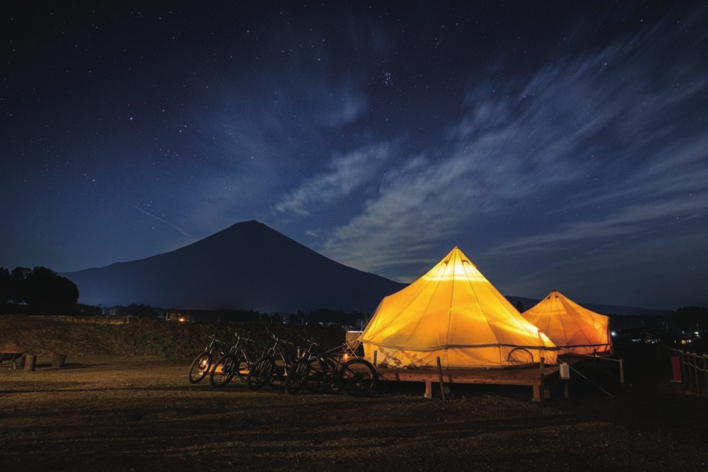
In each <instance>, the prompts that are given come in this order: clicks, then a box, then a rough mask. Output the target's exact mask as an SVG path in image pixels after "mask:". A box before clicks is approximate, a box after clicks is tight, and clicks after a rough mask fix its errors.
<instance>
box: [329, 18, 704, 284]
mask: <svg viewBox="0 0 708 472" xmlns="http://www.w3.org/2000/svg"><path fill="white" fill-rule="evenodd" d="M663 26H664V27H663V28H657V29H655V30H652V31H650V32H647V33H642V34H640V35H638V36H636V37H633V38H626V39H625V40H619V41H618V42H617V43H615V44H613V45H610V46H609V47H607V48H605V49H603V50H599V51H596V52H594V53H592V54H589V55H586V56H584V57H577V56H576V57H575V58H574V59H564V58H563V57H562V56H559V57H555V58H553V60H552V61H551V62H549V63H548V64H547V65H545V66H543V67H540V68H539V69H538V70H537V71H536V72H535V73H534V74H532V75H531V76H529V77H527V78H524V77H515V78H511V79H509V80H508V81H507V83H506V85H505V86H499V85H497V86H492V85H491V84H492V83H494V82H498V76H497V75H495V74H496V71H495V70H490V71H489V72H488V73H489V76H490V80H489V82H488V83H487V84H483V85H480V86H478V87H475V88H473V89H470V91H469V93H468V95H467V99H466V103H465V106H466V107H467V112H466V113H465V114H464V115H461V116H460V118H459V120H458V122H457V124H454V125H453V126H451V127H450V128H449V132H448V134H447V136H446V137H445V143H446V144H445V145H444V148H443V149H442V150H441V149H440V148H439V146H440V144H439V143H438V144H437V146H438V148H436V149H433V148H430V149H426V150H423V151H421V152H420V153H419V154H418V156H417V157H416V158H415V159H414V160H410V161H409V162H410V165H411V169H405V167H404V166H401V167H399V169H398V170H399V171H400V172H399V173H400V175H401V177H400V178H397V179H394V180H390V181H383V182H381V184H380V185H379V187H378V191H377V192H376V193H375V194H372V195H370V196H369V197H368V199H367V201H366V205H365V207H364V209H363V211H362V212H361V213H360V214H359V215H357V216H355V217H354V218H352V219H351V220H350V221H349V222H348V223H347V224H345V225H343V226H341V227H339V228H337V229H336V230H335V231H333V232H332V233H331V235H330V238H329V239H328V241H327V242H326V243H325V244H324V245H323V247H322V251H323V252H324V253H325V254H327V255H329V256H330V257H333V258H335V259H337V260H340V261H342V262H345V263H347V264H350V265H353V266H355V267H359V268H362V269H365V270H372V271H375V272H377V273H381V274H383V275H387V276H389V277H393V278H398V279H403V280H410V279H412V278H415V277H416V276H417V275H419V274H420V270H422V267H423V266H424V265H425V264H427V265H429V264H430V263H431V262H435V261H423V260H420V256H419V255H420V254H421V253H422V252H421V251H420V249H421V248H433V247H435V248H437V247H438V246H440V245H441V244H444V241H451V244H452V243H454V241H469V240H474V241H478V242H479V244H480V245H482V246H484V247H485V253H486V254H487V255H489V256H490V257H494V255H497V256H502V255H504V256H505V257H507V256H509V255H511V254H513V253H516V254H517V255H521V254H522V253H523V254H526V255H529V256H530V255H531V253H533V254H534V257H537V258H541V259H542V258H543V257H544V256H547V255H549V254H550V253H552V252H553V251H554V250H556V249H557V248H558V247H559V246H567V247H576V245H577V243H579V242H581V241H583V242H588V241H595V242H596V244H595V246H602V245H605V244H608V243H613V244H618V242H617V240H618V239H619V240H620V241H621V240H622V239H623V238H624V237H627V236H630V235H635V234H643V233H647V232H652V231H654V230H655V228H656V226H657V225H662V224H666V223H667V222H670V221H671V220H672V219H674V220H675V219H676V218H679V219H682V218H697V217H703V216H705V215H706V214H708V198H705V197H706V196H707V195H708V178H706V177H708V166H707V164H706V163H707V162H708V154H707V153H708V151H707V150H708V137H707V136H708V135H707V134H706V133H705V132H704V131H703V130H701V129H700V127H699V126H697V125H696V124H690V123H685V120H684V119H683V115H684V109H685V107H687V106H697V104H701V105H700V106H705V105H706V98H705V97H708V77H706V76H705V75H703V72H702V71H703V69H700V68H698V64H697V63H696V62H694V60H693V59H691V58H692V57H694V54H687V55H686V56H685V57H683V56H682V57H666V51H667V50H675V49H676V47H677V46H679V44H680V41H681V36H680V31H678V30H671V29H669V30H667V29H666V28H667V25H663ZM669 26H670V25H669ZM692 47H694V48H699V46H697V45H693V46H692ZM693 52H696V51H695V50H694V51H693ZM698 56H699V55H695V57H698ZM657 57H663V58H664V60H659V61H657ZM682 83H683V84H684V85H681V84H682ZM674 86H675V87H676V91H675V93H673V92H670V93H667V90H666V89H665V87H674ZM687 125H688V126H695V131H694V132H690V131H689V132H687V130H686V128H685V127H686V126H687ZM687 137H688V141H685V140H686V138H687ZM433 155H436V158H432V156H433ZM394 160H395V159H394ZM401 160H404V159H399V160H398V161H399V162H400V161H401ZM392 172H393V173H396V171H395V170H394V171H392ZM561 190H562V191H563V194H564V195H567V196H566V197H564V200H562V201H558V200H557V198H556V197H555V195H557V194H558V192H559V191H561ZM598 207H599V208H598ZM528 215H533V217H528ZM505 216H506V218H507V221H504V217H505ZM518 217H523V219H524V221H526V222H527V223H529V224H533V226H530V227H529V228H528V229H527V231H525V234H523V232H522V234H523V235H522V236H521V237H507V236H506V234H518V233H519V229H520V228H518V227H516V228H514V229H513V230H510V229H511V228H513V225H514V223H513V220H514V219H515V218H518ZM534 219H535V220H536V221H535V222H534V221H533V220H534ZM490 224H494V225H495V226H490ZM508 229H509V231H507V230H508ZM590 247H593V244H591V245H590ZM447 249H449V247H447V248H442V247H441V248H440V249H439V250H440V251H441V253H440V256H442V255H444V254H443V251H444V250H447ZM539 260H540V259H539ZM419 266H420V270H418V269H419Z"/></svg>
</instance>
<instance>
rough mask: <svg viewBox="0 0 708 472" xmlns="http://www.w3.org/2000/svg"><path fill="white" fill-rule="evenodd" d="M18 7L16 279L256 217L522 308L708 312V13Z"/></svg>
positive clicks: (1, 119)
mask: <svg viewBox="0 0 708 472" xmlns="http://www.w3.org/2000/svg"><path fill="white" fill-rule="evenodd" d="M94 3H96V5H94ZM702 3H703V5H701V4H702ZM70 4H74V6H70ZM97 5H100V6H97ZM676 5H679V6H676ZM0 9H1V11H2V14H1V15H0V21H1V26H0V48H2V49H1V51H2V53H1V65H0V67H1V69H0V79H1V83H0V142H1V143H2V147H1V148H0V157H1V159H2V171H1V172H0V266H2V267H6V268H9V269H12V268H14V267H16V266H23V267H30V268H31V267H34V266H45V267H49V268H51V269H53V270H55V271H57V272H68V271H75V270H80V269H85V268H90V267H101V266H105V265H109V264H112V263H115V262H122V261H131V260H136V259H141V258H145V257H148V256H152V255H155V254H158V253H163V252H167V251H170V250H174V249H176V248H179V247H182V246H184V245H186V244H189V243H192V242H195V241H197V240H199V239H202V238H204V237H206V236H209V235H210V234H213V233H215V232H218V231H220V230H222V229H225V228H226V227H228V226H230V225H232V224H234V223H237V222H239V221H245V220H253V219H255V220H258V221H261V222H263V223H265V224H267V225H268V226H270V227H272V228H273V229H275V230H277V231H279V232H281V233H283V234H285V235H286V236H289V237H291V238H293V239H295V240H296V241H298V242H300V243H302V244H304V245H306V246H308V247H309V248H311V249H313V250H315V251H317V252H319V253H321V254H323V255H325V256H327V257H329V258H331V259H334V260H336V261H338V262H341V263H343V264H346V265H349V266H352V267H355V268H358V269H361V270H365V271H369V272H374V273H376V274H379V275H382V276H385V277H388V278H391V279H393V280H397V281H401V282H409V281H412V280H414V279H416V278H418V277H419V276H421V275H422V274H423V273H425V272H426V271H427V270H429V269H430V268H431V267H432V266H433V265H435V264H436V263H437V262H438V261H439V260H440V259H441V258H442V257H444V256H445V255H446V254H447V253H448V252H449V251H450V250H451V249H452V248H453V247H454V246H459V247H460V248H461V249H462V250H463V252H465V254H466V255H467V256H468V257H469V258H470V259H471V260H472V261H473V262H475V264H476V265H477V267H478V268H479V269H480V271H481V272H482V273H483V274H484V275H485V276H486V277H487V278H488V279H489V280H490V281H491V282H492V283H493V284H494V285H495V286H496V287H497V288H498V289H499V290H500V291H501V292H502V293H504V294H506V295H515V296H524V297H533V298H542V297H544V296H546V295H547V294H548V292H550V291H551V290H552V289H558V290H560V291H561V292H562V293H563V294H564V295H566V296H568V297H569V298H571V299H573V300H574V301H576V302H578V303H583V302H586V303H604V304H615V305H633V306H643V307H649V308H664V309H676V308H678V307H682V306H688V305H691V304H696V303H699V302H705V301H706V300H708V59H707V58H708V6H706V5H705V3H704V2H695V3H688V2H664V1H650V2H624V1H622V2H568V1H543V2H528V1H513V2H508V1H507V2H504V1H474V2H473V1H470V2H442V1H431V2H412V1H401V2H395V1H386V2H371V3H364V2H325V4H324V5H323V4H322V3H296V2H265V1H257V2H256V1H254V2H239V1H222V2H218V1H216V2H181V1H170V2H69V3H66V2H36V3H35V2H27V1H14V0H8V1H4V2H3V3H2V6H1V7H0Z"/></svg>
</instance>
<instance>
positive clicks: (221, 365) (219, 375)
mask: <svg viewBox="0 0 708 472" xmlns="http://www.w3.org/2000/svg"><path fill="white" fill-rule="evenodd" d="M237 366H238V360H237V359H236V356H234V355H233V354H226V355H225V356H224V357H222V358H221V359H219V360H218V361H216V364H214V368H213V369H212V370H211V374H209V383H211V385H212V386H214V387H225V386H226V385H227V384H228V383H229V382H230V381H231V379H232V378H233V376H234V374H236V368H237Z"/></svg>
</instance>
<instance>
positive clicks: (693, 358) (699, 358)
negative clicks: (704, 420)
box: [671, 349, 708, 398]
mask: <svg viewBox="0 0 708 472" xmlns="http://www.w3.org/2000/svg"><path fill="white" fill-rule="evenodd" d="M671 351H672V364H671V365H672V369H673V380H672V381H673V382H681V383H682V384H683V385H684V386H685V387H686V389H687V390H688V391H690V392H693V393H696V394H697V395H698V397H699V398H703V397H706V398H708V355H706V354H703V355H698V354H695V353H692V352H685V351H680V350H678V349H671Z"/></svg>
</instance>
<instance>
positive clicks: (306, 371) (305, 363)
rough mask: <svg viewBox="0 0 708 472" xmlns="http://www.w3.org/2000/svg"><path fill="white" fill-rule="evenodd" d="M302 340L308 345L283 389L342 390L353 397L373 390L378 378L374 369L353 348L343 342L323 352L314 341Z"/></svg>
mask: <svg viewBox="0 0 708 472" xmlns="http://www.w3.org/2000/svg"><path fill="white" fill-rule="evenodd" d="M303 339H304V338H303ZM305 341H306V342H308V343H309V346H308V348H307V349H306V350H305V352H304V353H303V355H302V356H301V357H300V359H298V361H297V362H296V363H295V365H294V366H293V367H292V368H291V369H290V371H288V376H287V380H286V382H285V390H286V392H288V393H289V394H291V395H293V394H295V393H297V392H299V391H300V390H301V389H302V387H303V386H304V387H305V388H307V389H308V390H309V391H311V392H314V393H326V392H328V391H335V390H341V391H343V392H344V393H347V394H349V395H351V396H354V397H363V396H367V395H370V394H371V393H373V391H374V389H375V388H376V383H377V380H378V378H377V375H376V369H375V368H374V366H373V365H372V364H371V363H370V362H368V361H367V360H365V359H361V358H358V357H356V355H355V351H356V349H352V348H351V346H348V345H347V344H343V345H341V346H339V347H336V348H334V349H330V350H329V351H325V350H323V349H322V348H321V346H320V345H318V344H317V343H315V342H313V341H311V340H308V339H305Z"/></svg>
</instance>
